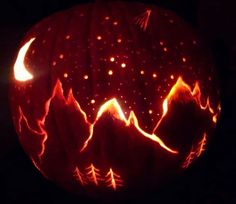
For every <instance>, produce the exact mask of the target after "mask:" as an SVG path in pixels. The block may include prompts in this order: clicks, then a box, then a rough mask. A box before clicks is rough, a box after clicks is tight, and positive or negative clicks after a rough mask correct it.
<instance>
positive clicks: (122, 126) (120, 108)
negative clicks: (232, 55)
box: [10, 2, 220, 193]
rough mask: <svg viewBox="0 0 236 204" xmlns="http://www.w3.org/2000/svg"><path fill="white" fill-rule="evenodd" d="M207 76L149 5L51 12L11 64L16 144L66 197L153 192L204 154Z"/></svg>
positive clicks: (210, 92)
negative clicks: (71, 194)
mask: <svg viewBox="0 0 236 204" xmlns="http://www.w3.org/2000/svg"><path fill="white" fill-rule="evenodd" d="M213 68H214V66H213V64H212V62H211V60H210V57H209V54H208V52H207V51H206V49H205V47H204V46H202V44H201V42H200V40H199V38H198V37H197V36H196V34H195V33H194V32H193V31H192V30H191V29H190V28H189V26H188V25H186V24H185V23H184V22H183V21H182V20H181V19H180V18H179V17H177V16H176V15H174V14H173V13H171V12H169V11H167V10H164V9H161V8H158V7H156V6H153V5H145V4H139V3H124V2H113V3H96V4H86V5H79V6H77V7H74V8H72V9H69V10H67V11H63V12H59V13H56V14H54V15H52V16H50V17H48V18H46V19H44V20H43V21H41V22H40V23H38V24H37V25H36V26H34V27H33V28H32V29H31V30H30V31H29V32H28V33H27V35H26V36H25V38H24V39H23V41H22V43H21V46H20V51H19V53H18V55H17V56H16V63H15V65H14V73H13V78H12V86H11V92H10V97H11V106H12V114H13V120H14V124H15V128H16V131H17V133H18V135H19V140H20V142H21V144H22V146H23V148H24V150H25V151H26V153H27V154H28V155H29V156H30V158H31V159H32V161H33V163H34V165H35V166H36V168H37V169H38V170H39V171H40V172H41V173H42V174H43V175H44V176H45V177H47V178H48V179H51V180H53V181H54V182H56V183H58V184H59V185H61V186H63V187H64V188H66V189H68V190H70V191H72V192H75V193H81V192H84V191H85V192H86V191H87V192H91V191H92V192H113V191H115V192H120V191H121V192H125V191H126V190H129V189H139V188H141V187H144V186H155V187H157V186H159V185H161V184H162V182H163V181H165V180H166V179H167V177H168V176H169V175H172V174H175V173H176V172H179V171H180V170H181V169H185V168H187V167H188V166H189V165H190V164H191V163H192V161H194V160H195V159H197V158H198V157H199V156H200V155H201V154H202V152H203V150H204V149H206V145H207V142H208V140H209V137H210V136H211V135H212V133H213V130H214V128H215V125H216V122H217V119H218V117H219V112H220V102H219V88H218V86H217V82H216V77H215V72H214V69H213Z"/></svg>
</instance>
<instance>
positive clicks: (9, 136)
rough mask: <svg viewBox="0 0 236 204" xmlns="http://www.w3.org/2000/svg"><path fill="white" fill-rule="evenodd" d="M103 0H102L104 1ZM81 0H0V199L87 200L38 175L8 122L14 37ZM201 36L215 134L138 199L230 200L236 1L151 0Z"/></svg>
mask: <svg viewBox="0 0 236 204" xmlns="http://www.w3.org/2000/svg"><path fill="white" fill-rule="evenodd" d="M104 1H105V0H104ZM82 2H88V1H82V0H77V1H76V0H35V1H33V0H32V1H27V0H8V1H7V0H1V1H0V128H1V129H0V203H1V204H5V203H24V204H26V203H41V204H42V203H44V204H45V203H52V204H54V203H67V204H70V203H91V202H92V201H91V200H89V199H86V198H81V199H78V198H76V197H74V196H72V195H70V194H68V193H66V192H65V191H63V190H62V189H60V188H58V187H57V186H55V185H54V184H53V183H51V182H49V181H47V180H46V179H44V178H43V177H42V176H41V174H40V173H39V172H38V171H37V170H36V169H35V168H34V166H33V164H32V163H31V162H30V160H29V159H28V157H27V156H26V155H25V153H24V151H23V150H22V148H21V146H20V145H19V141H18V139H17V135H16V133H15V131H14V127H13V124H12V121H11V114H10V110H9V104H8V87H9V75H10V71H11V69H12V64H13V59H14V57H15V54H16V51H17V49H18V45H19V42H20V39H21V38H22V37H23V35H24V34H25V33H26V31H27V30H28V29H29V28H30V27H31V26H32V25H33V24H35V23H36V22H38V21H39V20H41V19H42V18H43V17H46V16H48V15H50V14H52V13H53V12H55V11H58V10H61V9H66V8H69V7H71V6H73V5H76V4H78V3H82ZM143 2H146V3H153V4H156V5H159V6H162V7H164V8H168V9H170V10H172V11H175V12H176V13H177V14H178V15H180V16H182V17H183V18H184V19H185V20H186V21H187V22H189V23H190V24H191V25H192V26H193V27H194V28H195V29H196V30H197V31H198V32H199V33H200V34H201V35H202V36H203V38H205V40H206V42H207V43H208V45H209V47H210V48H211V50H212V53H213V56H214V60H215V63H216V67H217V70H218V72H219V77H220V84H221V88H222V115H221V119H220V123H219V124H218V127H217V133H216V135H215V138H214V139H213V140H212V142H211V144H210V146H209V149H208V151H207V152H206V153H205V154H204V155H203V156H202V157H201V159H200V160H199V161H198V162H196V163H195V164H193V166H192V167H191V168H190V169H189V170H188V171H187V172H185V174H184V175H182V176H180V177H178V178H177V179H176V180H174V181H173V183H171V184H169V185H168V186H165V187H163V189H161V190H159V191H158V192H156V193H155V194H153V195H151V196H150V195H149V196H148V198H144V199H143V200H142V199H141V200H139V201H140V202H142V203H151V202H152V203H201V204H202V203H207V204H208V203H214V204H215V203H226V204H228V203H230V204H231V203H232V204H234V203H236V143H235V140H234V137H236V125H235V123H236V117H235V115H236V6H235V5H234V3H233V2H234V1H233V0H231V1H229V0H228V1H227V0H198V1H197V0H155V1H143Z"/></svg>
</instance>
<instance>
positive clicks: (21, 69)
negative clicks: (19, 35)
mask: <svg viewBox="0 0 236 204" xmlns="http://www.w3.org/2000/svg"><path fill="white" fill-rule="evenodd" d="M34 40H35V38H31V39H30V40H29V41H28V42H27V43H25V44H24V45H23V46H22V47H21V48H20V51H19V53H18V56H17V59H16V62H15V64H14V77H15V79H16V80H17V81H22V82H25V81H28V80H30V79H33V75H32V74H31V73H30V72H29V71H28V70H27V69H26V67H25V64H24V60H25V55H26V53H27V51H28V49H29V47H30V45H31V43H32V42H33V41H34Z"/></svg>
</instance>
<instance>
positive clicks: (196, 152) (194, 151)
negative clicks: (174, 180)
mask: <svg viewBox="0 0 236 204" xmlns="http://www.w3.org/2000/svg"><path fill="white" fill-rule="evenodd" d="M206 143H207V134H206V133H205V132H204V133H203V136H202V139H201V140H200V142H199V143H198V145H197V147H196V148H193V147H192V148H191V151H190V153H189V154H188V156H187V157H186V159H185V161H184V163H183V165H182V168H185V169H186V168H188V167H189V165H190V164H191V163H192V162H193V160H195V159H196V158H198V157H200V156H201V155H202V153H203V152H204V151H205V146H206Z"/></svg>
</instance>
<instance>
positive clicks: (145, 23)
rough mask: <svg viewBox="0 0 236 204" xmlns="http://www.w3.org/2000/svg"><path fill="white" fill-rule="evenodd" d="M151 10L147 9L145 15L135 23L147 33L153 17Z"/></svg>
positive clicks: (137, 18) (138, 17)
mask: <svg viewBox="0 0 236 204" xmlns="http://www.w3.org/2000/svg"><path fill="white" fill-rule="evenodd" d="M151 12H152V10H151V9H147V10H146V11H145V12H144V13H142V14H141V15H139V16H137V17H136V18H135V23H136V24H137V25H139V26H140V28H141V30H143V31H146V30H147V27H148V22H149V19H150V16H151Z"/></svg>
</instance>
